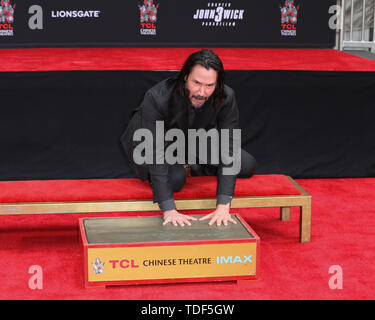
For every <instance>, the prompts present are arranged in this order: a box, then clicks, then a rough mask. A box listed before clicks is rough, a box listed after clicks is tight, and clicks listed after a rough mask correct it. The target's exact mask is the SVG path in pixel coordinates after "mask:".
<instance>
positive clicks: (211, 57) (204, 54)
mask: <svg viewBox="0 0 375 320" xmlns="http://www.w3.org/2000/svg"><path fill="white" fill-rule="evenodd" d="M197 64H199V65H201V66H202V67H204V68H206V69H207V70H208V69H209V68H212V69H214V70H215V71H216V72H217V83H216V88H215V91H214V93H213V106H214V107H216V106H217V105H219V104H220V103H221V102H222V101H223V100H224V99H225V98H226V97H227V95H226V93H225V91H224V80H225V72H224V67H223V63H222V62H221V60H220V58H219V57H218V56H217V54H216V53H215V52H213V51H212V50H207V49H203V50H200V51H197V52H194V53H192V54H191V55H190V56H189V57H188V58H187V59H186V61H185V63H184V65H183V67H182V69H181V71H180V73H179V75H178V77H177V83H176V90H177V93H178V94H179V95H181V96H182V97H186V95H187V91H186V88H185V79H186V77H188V76H189V74H190V72H191V70H192V69H193V67H194V66H196V65H197Z"/></svg>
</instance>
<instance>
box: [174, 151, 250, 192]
mask: <svg viewBox="0 0 375 320" xmlns="http://www.w3.org/2000/svg"><path fill="white" fill-rule="evenodd" d="M256 165H257V163H256V160H255V158H254V157H253V156H252V155H251V154H250V153H248V152H246V151H245V150H243V149H241V170H240V172H239V173H238V175H237V178H250V177H251V176H252V175H253V174H254V172H255V169H256ZM218 168H219V166H218V165H210V164H193V165H191V167H190V173H191V175H192V176H193V177H194V176H195V177H198V176H216V175H217V170H218ZM168 175H169V178H170V181H171V184H172V188H173V192H179V191H180V190H181V189H182V188H183V186H184V184H185V182H186V171H185V168H184V165H182V164H174V165H170V166H169V170H168Z"/></svg>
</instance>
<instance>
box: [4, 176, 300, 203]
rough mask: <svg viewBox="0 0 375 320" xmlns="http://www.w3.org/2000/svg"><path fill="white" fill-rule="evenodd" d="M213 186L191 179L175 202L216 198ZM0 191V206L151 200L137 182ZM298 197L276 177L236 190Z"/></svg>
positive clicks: (10, 184)
mask: <svg viewBox="0 0 375 320" xmlns="http://www.w3.org/2000/svg"><path fill="white" fill-rule="evenodd" d="M197 185H199V188H197ZM216 185H217V179H216V177H190V178H188V179H187V181H186V183H185V186H184V188H183V189H182V190H181V191H180V192H178V193H176V194H175V198H176V199H191V198H192V199H194V198H216ZM0 190H1V193H0V203H15V202H49V201H104V200H135V199H150V200H152V198H153V196H152V190H151V186H150V183H149V182H148V181H145V182H142V181H141V180H139V179H77V180H31V181H0ZM299 194H301V192H300V191H299V190H298V189H297V188H296V187H295V186H294V185H293V184H291V183H290V181H289V180H288V178H287V177H286V176H284V175H277V174H269V175H255V176H253V177H252V179H238V181H237V184H236V190H235V196H237V197H243V196H248V195H252V196H267V195H270V196H271V195H299Z"/></svg>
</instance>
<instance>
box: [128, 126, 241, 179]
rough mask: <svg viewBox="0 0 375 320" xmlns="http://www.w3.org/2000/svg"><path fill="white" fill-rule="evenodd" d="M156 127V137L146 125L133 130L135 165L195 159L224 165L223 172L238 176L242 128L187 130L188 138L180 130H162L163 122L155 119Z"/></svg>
mask: <svg viewBox="0 0 375 320" xmlns="http://www.w3.org/2000/svg"><path fill="white" fill-rule="evenodd" d="M155 129H156V130H155V136H154V135H153V133H152V131H151V130H149V129H147V128H140V129H137V130H136V131H135V132H134V135H133V141H134V142H139V143H138V144H137V146H136V147H135V148H134V150H133V160H134V162H135V163H136V164H138V165H144V164H146V165H150V164H164V163H168V164H170V165H173V164H176V163H177V164H183V165H185V164H189V165H192V164H197V161H198V164H208V163H209V164H211V165H219V164H220V163H221V164H223V165H224V166H223V171H222V172H223V175H237V174H238V173H239V172H240V170H241V129H233V130H229V129H220V130H219V129H216V128H212V129H210V130H208V131H206V130H204V129H198V130H197V129H188V130H187V137H185V134H184V131H183V130H181V129H177V128H173V129H169V130H167V131H165V130H164V121H156V124H155ZM186 138H187V141H186ZM197 141H198V145H197ZM208 141H210V145H209V147H208ZM165 142H166V143H167V147H165ZM154 146H155V149H154ZM186 146H187V153H188V154H187V157H186ZM208 150H209V151H208ZM197 151H198V154H197ZM186 160H187V161H186Z"/></svg>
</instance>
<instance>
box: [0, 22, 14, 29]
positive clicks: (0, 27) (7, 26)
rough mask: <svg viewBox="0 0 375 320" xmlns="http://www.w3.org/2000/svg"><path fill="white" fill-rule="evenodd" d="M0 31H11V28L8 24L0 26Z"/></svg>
mask: <svg viewBox="0 0 375 320" xmlns="http://www.w3.org/2000/svg"><path fill="white" fill-rule="evenodd" d="M0 30H13V27H12V25H11V24H10V23H4V24H0Z"/></svg>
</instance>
